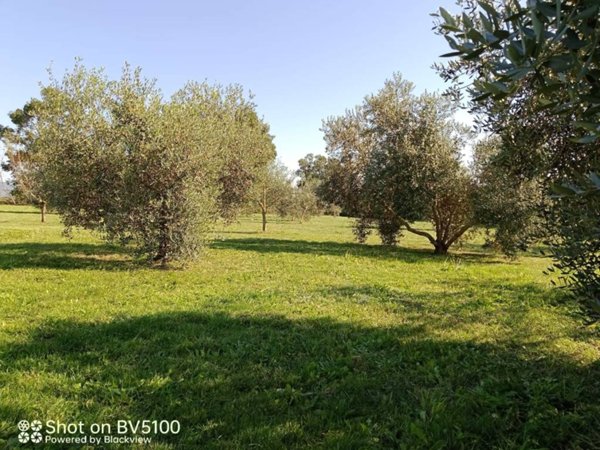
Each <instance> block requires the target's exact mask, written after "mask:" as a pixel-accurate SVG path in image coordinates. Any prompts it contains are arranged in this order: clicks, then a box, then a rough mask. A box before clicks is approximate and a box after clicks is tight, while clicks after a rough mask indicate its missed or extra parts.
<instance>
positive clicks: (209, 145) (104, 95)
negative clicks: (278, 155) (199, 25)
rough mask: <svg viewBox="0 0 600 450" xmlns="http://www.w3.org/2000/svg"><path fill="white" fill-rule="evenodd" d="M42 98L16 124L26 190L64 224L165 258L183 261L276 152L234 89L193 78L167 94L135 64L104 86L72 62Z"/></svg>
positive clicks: (99, 76)
mask: <svg viewBox="0 0 600 450" xmlns="http://www.w3.org/2000/svg"><path fill="white" fill-rule="evenodd" d="M41 94H42V95H41V99H40V100H39V101H36V102H35V109H34V110H33V112H32V116H33V119H32V120H29V121H28V122H27V123H26V124H25V128H26V130H23V129H20V130H18V131H19V132H20V134H21V135H24V136H28V137H29V136H32V137H33V138H32V139H29V140H27V141H25V142H22V149H21V150H20V151H21V153H25V154H26V155H27V159H26V161H27V169H28V173H30V174H32V175H33V176H34V179H35V183H36V191H39V192H41V193H42V197H43V198H44V199H45V200H46V199H47V201H48V202H49V204H50V205H51V206H52V207H53V208H55V209H56V211H58V213H59V214H60V215H61V218H62V220H63V221H64V223H65V225H66V227H67V230H69V229H71V228H72V227H74V226H82V227H85V228H88V229H90V230H95V231H98V232H100V233H101V234H102V235H103V236H104V237H106V238H107V239H109V240H111V241H119V242H121V243H130V242H131V243H133V244H134V245H135V246H136V247H137V248H138V250H139V251H140V252H141V253H143V254H145V255H147V256H149V257H150V258H152V259H154V260H155V261H160V262H161V263H163V264H164V263H166V262H168V261H170V260H177V259H182V260H189V259H193V258H194V257H195V256H196V255H197V254H198V251H199V249H200V247H201V244H202V241H203V239H204V237H205V236H206V233H207V231H208V229H209V228H210V226H211V224H212V223H213V222H214V220H215V219H216V218H217V217H218V216H219V215H221V216H231V215H232V214H235V210H236V209H239V205H240V204H241V203H242V202H243V201H244V200H243V199H244V196H245V195H246V194H247V191H248V190H249V189H250V187H251V185H252V183H253V181H254V175H255V173H256V172H257V170H259V169H260V168H262V167H263V166H265V165H266V164H267V163H268V162H269V161H270V160H272V159H273V158H274V155H275V152H274V146H273V144H272V139H271V136H270V135H269V134H268V126H267V125H266V124H265V123H263V122H262V121H261V120H260V119H259V118H258V116H257V114H256V112H255V108H254V104H253V103H251V102H250V101H249V100H247V99H245V98H244V95H243V90H242V89H241V87H239V86H229V87H226V88H221V87H219V86H209V85H208V84H206V83H203V84H198V83H193V82H192V83H188V84H187V85H186V86H185V87H184V88H183V89H181V90H180V91H178V92H176V93H175V94H174V95H173V96H172V97H171V98H170V99H168V100H165V99H164V98H163V96H162V94H161V92H160V91H159V90H158V89H157V88H156V86H155V83H154V82H153V81H149V80H146V79H144V78H142V76H141V74H140V71H139V69H138V70H134V71H132V70H130V69H129V67H127V66H126V67H125V68H124V70H123V74H122V77H121V78H120V79H119V80H116V81H112V80H109V79H107V77H106V76H105V75H104V73H103V72H102V71H101V70H87V69H86V68H84V67H83V66H82V65H80V64H77V65H76V66H75V69H74V70H73V71H72V72H70V73H67V74H66V75H65V76H64V78H63V79H62V80H56V79H51V81H50V84H49V85H48V86H45V87H43V89H42V92H41ZM19 179H20V178H18V179H17V181H19Z"/></svg>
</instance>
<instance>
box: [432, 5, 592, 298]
mask: <svg viewBox="0 0 600 450" xmlns="http://www.w3.org/2000/svg"><path fill="white" fill-rule="evenodd" d="M459 4H460V5H461V7H462V14H460V15H456V16H453V15H451V14H450V13H448V12H447V11H446V10H444V9H443V8H442V9H440V16H441V19H442V20H441V23H440V24H439V26H438V31H439V32H440V33H441V34H442V35H443V36H444V37H445V38H446V40H447V41H448V44H449V46H450V47H451V48H452V49H453V51H452V52H451V53H449V54H448V55H446V56H451V57H456V56H458V57H459V59H456V60H452V61H450V62H449V63H448V64H446V65H445V66H441V67H440V70H441V73H442V75H443V76H444V77H445V78H446V79H447V80H452V81H454V82H455V87H456V88H457V89H455V92H458V93H459V92H460V88H461V86H462V87H464V84H463V83H464V81H465V80H466V81H467V88H468V91H469V94H470V97H471V99H472V102H471V105H472V107H473V109H474V110H475V111H476V112H478V113H480V114H481V116H480V118H481V120H482V123H483V125H484V126H485V127H486V128H487V129H488V130H491V131H493V132H497V133H499V134H500V135H501V136H502V137H503V140H504V144H505V145H504V147H505V149H506V151H505V152H504V153H505V160H506V164H507V166H508V167H513V168H514V169H515V171H516V172H517V174H518V175H519V176H520V177H525V178H528V179H533V178H534V177H541V179H542V180H544V181H545V182H546V186H547V184H548V183H554V185H555V186H560V185H567V186H568V185H571V186H573V185H577V184H579V185H580V187H582V188H585V189H584V190H585V193H583V196H580V195H565V196H563V197H562V198H561V199H560V200H559V201H557V202H556V203H555V204H554V207H553V208H552V211H551V212H550V215H549V217H550V218H551V219H552V220H551V223H550V225H551V232H552V234H553V235H551V238H550V239H549V242H550V243H551V244H553V245H554V257H555V259H556V260H557V264H556V267H557V268H558V269H559V270H561V271H563V274H564V276H565V277H564V278H565V279H566V280H567V281H568V282H569V283H570V284H571V286H572V287H573V288H574V290H575V292H576V293H578V294H581V295H582V296H583V297H584V298H587V299H588V300H590V303H591V305H592V306H593V307H595V308H596V309H600V265H599V262H600V261H599V260H598V247H597V242H598V241H599V240H600V215H599V214H598V210H599V209H600V189H599V186H600V182H598V181H597V180H598V174H599V173H600V147H599V141H598V138H599V137H600V126H599V124H600V71H599V69H598V67H599V65H600V51H599V46H598V42H599V39H600V4H599V3H598V2H597V1H596V0H581V1H566V0H562V1H556V2H546V1H530V2H527V6H524V5H522V4H521V2H519V1H516V0H513V1H507V2H502V3H500V2H496V1H491V0H482V1H479V2H474V1H472V0H462V1H460V2H459ZM587 175H589V176H588V178H587V179H588V180H589V181H588V182H585V181H584V182H583V183H579V181H578V180H585V179H586V176H587ZM559 189H560V188H559ZM568 189H569V188H567V190H568ZM563 191H564V189H563Z"/></svg>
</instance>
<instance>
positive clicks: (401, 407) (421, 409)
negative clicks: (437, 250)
mask: <svg viewBox="0 0 600 450" xmlns="http://www.w3.org/2000/svg"><path fill="white" fill-rule="evenodd" d="M38 221H39V217H38V215H37V214H36V212H35V210H34V209H30V208H24V207H11V206H0V446H9V447H10V446H12V445H18V444H16V435H17V428H16V423H17V421H18V420H20V419H29V420H31V419H34V418H39V419H41V420H44V421H45V420H60V421H62V422H78V421H82V422H84V423H86V424H90V423H93V422H96V423H102V422H106V423H115V422H116V421H117V420H121V419H131V420H142V419H150V420H152V419H157V420H161V419H167V420H173V419H177V420H179V421H180V422H181V425H182V429H181V433H180V434H179V435H176V436H173V435H169V436H155V437H154V439H153V444H152V445H151V446H150V448H190V449H191V448H228V449H237V448H263V449H272V448H275V449H276V448H327V449H330V448H340V449H368V448H406V449H419V448H422V449H441V448H453V449H455V448H457V449H458V448H470V449H492V448H502V449H513V448H520V449H533V448H552V449H555V448H574V449H579V448H580V449H590V448H600V340H599V338H598V332H597V330H596V331H595V330H594V329H593V328H590V327H586V326H585V325H584V322H583V319H582V318H581V317H580V316H578V314H577V310H576V308H575V307H574V306H571V305H569V304H568V303H567V302H564V301H563V300H562V298H561V293H560V292H559V291H557V290H553V289H552V288H551V287H550V284H549V280H548V279H547V278H546V277H545V276H544V275H543V274H542V270H543V269H544V268H546V267H547V266H548V264H549V262H548V260H546V259H544V258H542V257H539V256H536V255H525V256H523V257H521V258H520V259H519V260H518V261H508V260H505V259H503V258H501V257H498V256H494V255H492V254H488V253H484V252H483V251H482V250H481V247H480V245H479V243H478V242H477V241H474V242H468V243H466V244H465V245H464V246H463V248H462V249H455V250H454V251H452V253H451V255H448V256H447V257H436V256H434V255H432V254H430V248H429V246H428V244H427V242H426V241H425V240H423V239H420V238H418V237H414V238H413V237H411V236H407V238H406V239H405V240H403V241H402V243H401V246H400V247H399V248H396V249H386V248H382V247H380V246H378V245H376V243H377V241H376V239H375V238H373V239H372V241H370V243H369V245H358V244H355V243H353V240H352V233H351V221H350V220H347V219H344V218H332V217H321V218H316V219H314V220H312V221H311V222H308V223H304V224H299V223H293V222H287V221H275V222H274V223H272V224H269V229H268V231H267V233H265V234H263V233H261V232H260V231H259V229H260V224H259V220H258V218H248V219H245V220H242V221H241V223H239V224H236V225H234V226H232V227H228V228H224V227H221V228H219V229H218V230H217V232H216V236H215V241H214V243H213V244H212V245H211V246H210V248H209V249H208V250H207V252H206V254H205V255H204V256H203V258H202V259H201V261H199V262H198V263H195V264H194V265H193V266H191V267H188V268H186V269H183V270H173V271H164V270H159V269H151V268H148V267H146V266H145V265H144V264H141V263H139V262H136V261H134V260H132V259H131V258H130V257H129V256H128V255H127V254H126V253H124V252H123V251H122V250H121V249H119V248H118V247H111V246H107V245H104V244H102V243H101V242H99V241H98V240H97V239H95V238H94V237H92V236H91V235H89V234H88V233H85V232H78V233H76V235H75V236H74V238H73V239H72V240H67V239H65V238H63V237H61V226H60V223H59V221H58V219H57V217H56V216H54V215H50V217H49V221H48V222H47V223H46V224H41V223H39V222H38ZM38 448H39V446H38ZM52 448H56V447H52ZM65 448H66V447H65Z"/></svg>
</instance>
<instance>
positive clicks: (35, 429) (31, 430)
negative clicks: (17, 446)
mask: <svg viewBox="0 0 600 450" xmlns="http://www.w3.org/2000/svg"><path fill="white" fill-rule="evenodd" d="M17 427H18V428H19V432H20V433H19V436H18V437H17V439H18V440H19V442H20V443H21V444H27V443H28V442H32V443H33V444H39V443H40V442H42V433H41V431H42V422H41V421H40V420H32V421H31V422H29V421H27V420H21V421H19V423H18V425H17Z"/></svg>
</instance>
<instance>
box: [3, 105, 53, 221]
mask: <svg viewBox="0 0 600 450" xmlns="http://www.w3.org/2000/svg"><path fill="white" fill-rule="evenodd" d="M37 106H39V100H36V99H31V100H30V101H29V102H27V103H26V104H25V105H24V106H23V108H20V109H17V110H15V111H12V112H11V113H10V114H9V117H10V120H11V122H12V126H8V127H0V142H2V144H3V145H4V148H5V152H6V162H4V163H3V164H2V165H1V168H0V170H5V171H7V172H10V173H11V174H12V184H13V186H14V188H13V190H12V195H13V196H14V197H16V198H17V199H19V200H20V201H23V202H26V203H33V204H36V205H38V206H39V207H40V211H41V221H42V222H45V221H46V208H47V201H46V199H45V197H44V195H43V193H42V192H41V190H40V186H39V184H38V182H37V178H36V176H35V171H36V167H35V162H34V161H33V160H32V158H31V155H30V154H29V152H28V149H29V148H30V147H31V144H32V143H33V141H34V140H35V137H36V136H35V125H36V107H37Z"/></svg>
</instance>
